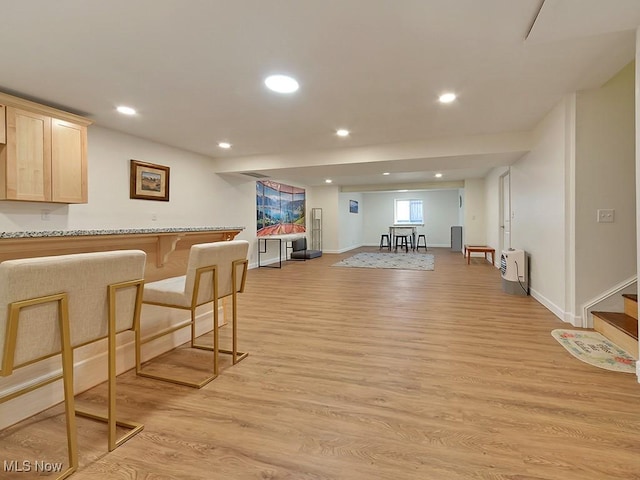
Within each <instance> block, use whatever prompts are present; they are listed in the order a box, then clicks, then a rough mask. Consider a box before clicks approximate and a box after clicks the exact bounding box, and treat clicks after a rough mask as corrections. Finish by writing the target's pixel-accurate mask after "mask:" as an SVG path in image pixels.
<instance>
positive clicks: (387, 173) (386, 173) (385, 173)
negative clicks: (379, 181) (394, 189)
mask: <svg viewBox="0 0 640 480" xmlns="http://www.w3.org/2000/svg"><path fill="white" fill-rule="evenodd" d="M383 175H391V174H390V173H389V172H384V173H383Z"/></svg>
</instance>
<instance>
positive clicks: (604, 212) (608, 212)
mask: <svg viewBox="0 0 640 480" xmlns="http://www.w3.org/2000/svg"><path fill="white" fill-rule="evenodd" d="M615 219H616V211H615V210H613V209H612V208H606V209H605V208H601V209H599V210H598V223H613V222H614V220H615Z"/></svg>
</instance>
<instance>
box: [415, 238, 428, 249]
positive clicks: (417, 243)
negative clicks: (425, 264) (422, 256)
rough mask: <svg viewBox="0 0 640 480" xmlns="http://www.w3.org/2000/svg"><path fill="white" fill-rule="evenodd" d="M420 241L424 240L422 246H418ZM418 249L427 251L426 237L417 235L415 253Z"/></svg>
mask: <svg viewBox="0 0 640 480" xmlns="http://www.w3.org/2000/svg"><path fill="white" fill-rule="evenodd" d="M420 239H422V240H424V241H423V242H422V245H420ZM420 247H422V248H424V251H425V252H426V251H427V236H426V235H423V234H421V235H418V241H417V242H416V251H417V250H420Z"/></svg>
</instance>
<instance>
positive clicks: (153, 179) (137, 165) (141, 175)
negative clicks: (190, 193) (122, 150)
mask: <svg viewBox="0 0 640 480" xmlns="http://www.w3.org/2000/svg"><path fill="white" fill-rule="evenodd" d="M129 197H130V198H140V199H143V200H160V201H165V202H168V201H169V167H165V166H164V165H156V164H154V163H147V162H140V161H139V160H131V187H130V192H129Z"/></svg>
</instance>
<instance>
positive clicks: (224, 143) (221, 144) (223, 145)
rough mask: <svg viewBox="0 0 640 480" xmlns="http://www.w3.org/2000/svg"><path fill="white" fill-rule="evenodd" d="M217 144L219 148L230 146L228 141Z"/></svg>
mask: <svg viewBox="0 0 640 480" xmlns="http://www.w3.org/2000/svg"><path fill="white" fill-rule="evenodd" d="M218 146H219V147H220V148H231V144H230V143H229V142H220V143H219V144H218Z"/></svg>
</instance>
